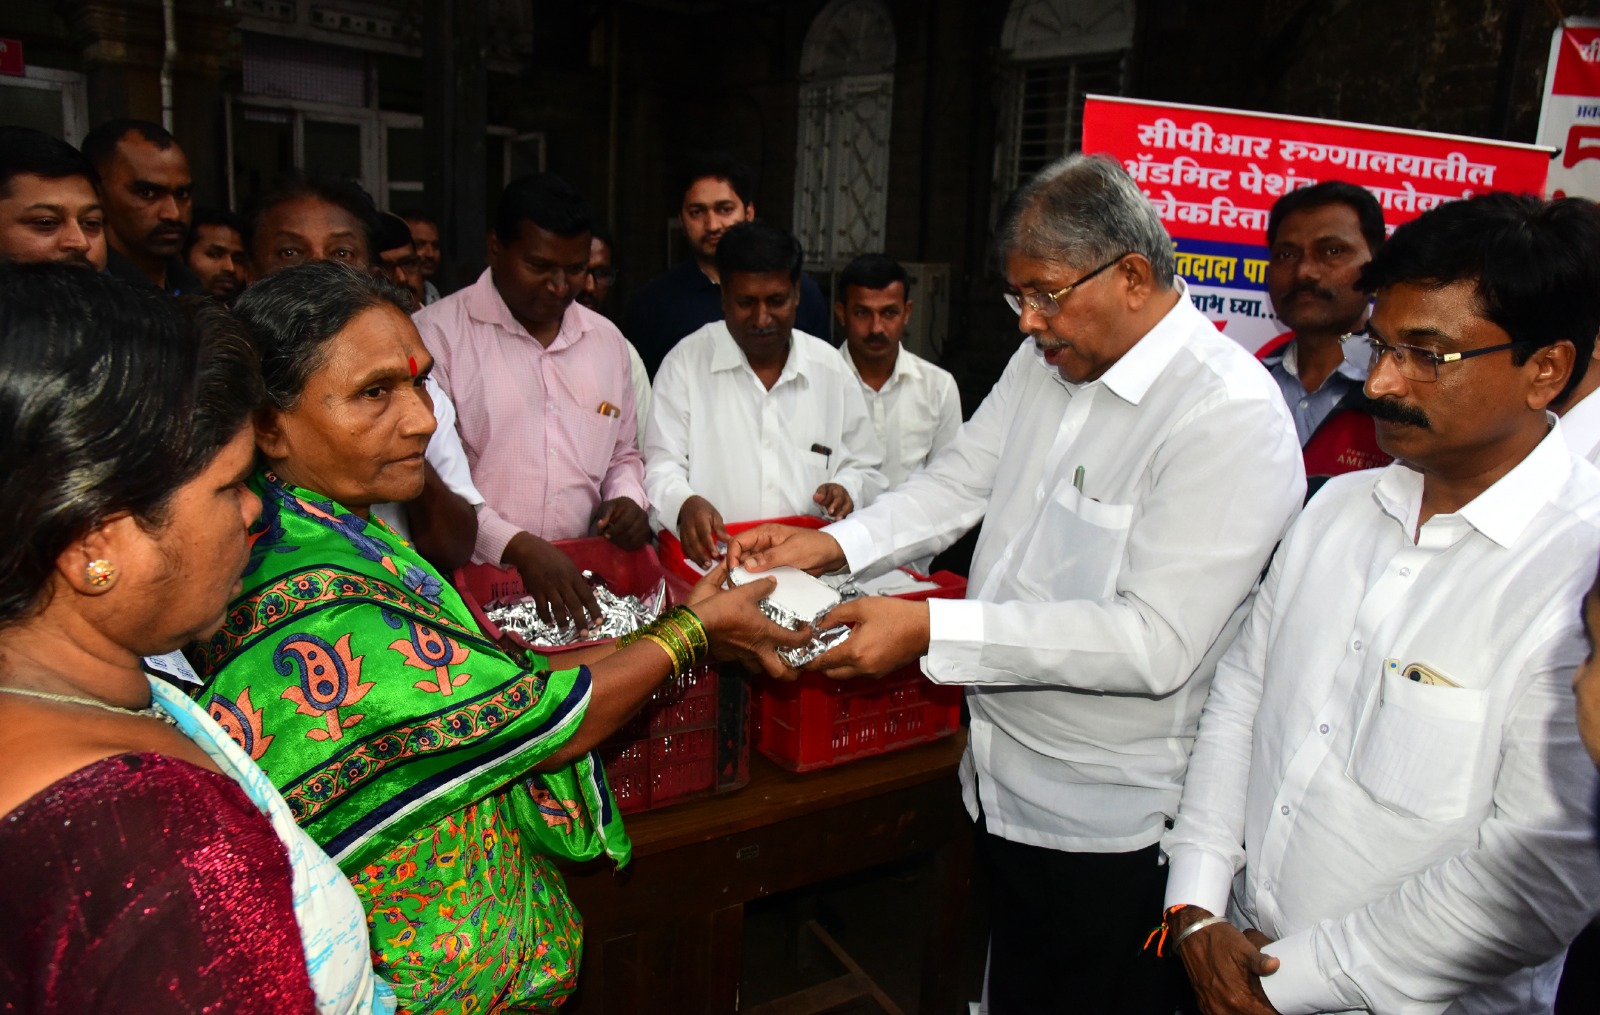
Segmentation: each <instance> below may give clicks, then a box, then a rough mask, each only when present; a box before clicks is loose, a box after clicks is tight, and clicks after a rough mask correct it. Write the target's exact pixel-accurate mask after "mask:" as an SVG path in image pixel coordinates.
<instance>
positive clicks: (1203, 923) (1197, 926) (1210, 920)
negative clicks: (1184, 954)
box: [1172, 916, 1228, 955]
mask: <svg viewBox="0 0 1600 1015" xmlns="http://www.w3.org/2000/svg"><path fill="white" fill-rule="evenodd" d="M1227 922H1228V918H1227V917H1226V916H1208V917H1206V918H1205V919H1204V920H1196V921H1195V922H1194V923H1191V924H1189V926H1187V927H1185V928H1183V931H1182V933H1180V934H1179V935H1178V936H1177V937H1175V938H1173V939H1172V954H1174V955H1176V954H1178V946H1179V945H1181V944H1183V941H1184V939H1185V938H1187V937H1188V936H1189V935H1190V934H1193V933H1194V932H1195V931H1197V930H1204V929H1205V928H1207V927H1209V926H1211V925H1212V924H1214V923H1227Z"/></svg>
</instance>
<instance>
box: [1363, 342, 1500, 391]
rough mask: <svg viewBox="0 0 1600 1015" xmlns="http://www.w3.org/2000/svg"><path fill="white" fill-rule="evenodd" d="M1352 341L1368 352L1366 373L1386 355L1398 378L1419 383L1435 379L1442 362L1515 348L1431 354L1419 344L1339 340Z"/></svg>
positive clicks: (1376, 365) (1492, 346)
mask: <svg viewBox="0 0 1600 1015" xmlns="http://www.w3.org/2000/svg"><path fill="white" fill-rule="evenodd" d="M1352 338H1360V339H1363V340H1364V341H1365V342H1366V343H1367V347H1368V348H1369V349H1371V350H1372V355H1371V358H1370V359H1368V360H1367V370H1368V371H1369V372H1370V371H1373V370H1376V369H1378V363H1379V362H1380V361H1381V360H1382V359H1383V354H1384V353H1388V354H1389V355H1390V356H1392V357H1394V366H1395V369H1396V370H1398V371H1400V376H1401V377H1404V378H1405V379H1406V380H1408V381H1418V382H1420V383H1422V384H1432V383H1433V382H1434V381H1437V380H1438V379H1439V367H1440V366H1442V365H1444V364H1446V363H1460V362H1461V361H1462V360H1468V359H1471V358H1472V357H1474V356H1487V355H1488V354H1489V353H1491V352H1505V351H1506V350H1507V349H1515V348H1516V347H1517V343H1516V342H1505V343H1502V344H1500V345H1489V346H1485V347H1483V348H1482V349H1468V350H1467V351H1466V352H1444V353H1439V352H1434V351H1433V350H1432V349H1424V348H1422V347H1421V346H1419V345H1403V344H1401V343H1399V342H1393V343H1391V342H1385V341H1383V340H1382V339H1379V338H1373V337H1372V336H1371V335H1356V334H1348V335H1344V336H1343V337H1342V339H1341V341H1349V340H1350V339H1352Z"/></svg>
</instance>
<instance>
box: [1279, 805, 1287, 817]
mask: <svg viewBox="0 0 1600 1015" xmlns="http://www.w3.org/2000/svg"><path fill="white" fill-rule="evenodd" d="M1278 813H1279V814H1282V815H1284V816H1288V814H1289V805H1288V804H1284V805H1283V806H1282V807H1279V808H1278Z"/></svg>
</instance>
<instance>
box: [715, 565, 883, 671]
mask: <svg viewBox="0 0 1600 1015" xmlns="http://www.w3.org/2000/svg"><path fill="white" fill-rule="evenodd" d="M763 578H774V579H776V580H777V582H778V587H777V588H775V589H773V590H772V592H771V594H769V595H768V596H767V597H766V598H765V599H762V600H761V602H760V604H759V605H760V607H761V612H762V613H764V614H766V615H767V617H768V619H770V620H771V621H772V622H773V623H774V624H777V625H778V626H779V627H786V628H788V629H789V630H791V631H798V630H800V629H801V628H802V627H804V626H806V625H808V624H809V625H810V626H811V628H812V629H813V630H814V631H815V632H816V633H815V635H814V636H813V637H812V639H811V640H810V641H808V642H806V643H805V644H804V645H801V646H800V647H799V648H781V649H778V657H779V658H781V659H782V660H783V661H784V662H786V663H788V664H789V665H790V666H793V667H794V668H795V669H800V668H801V667H803V666H805V665H806V664H807V663H810V662H812V661H813V660H815V659H816V658H817V657H819V656H821V655H822V654H823V653H824V652H827V651H828V650H829V649H831V648H833V647H834V646H835V645H839V644H841V643H843V642H844V640H845V639H846V638H849V637H850V629H849V628H848V627H845V626H843V625H840V626H838V627H829V628H824V627H823V626H822V623H823V618H825V617H826V616H827V615H828V613H829V611H831V610H832V609H833V608H834V607H835V606H838V605H839V604H840V603H841V602H844V601H845V600H846V599H854V598H856V596H858V595H860V593H859V592H854V590H853V588H852V589H851V590H850V592H846V591H844V589H843V588H839V589H836V588H834V587H833V586H831V585H829V584H828V583H827V582H824V581H823V580H822V579H820V578H814V577H812V576H811V575H809V574H807V573H806V572H804V571H802V570H800V569H799V568H794V567H775V568H772V569H771V570H768V571H762V572H759V573H752V572H750V571H746V570H745V569H744V568H742V567H736V568H734V569H733V570H732V571H730V572H729V573H728V580H729V581H730V582H732V583H733V584H734V585H747V584H749V583H750V582H754V581H760V580H761V579H763ZM851 593H853V594H851Z"/></svg>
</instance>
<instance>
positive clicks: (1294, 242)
mask: <svg viewBox="0 0 1600 1015" xmlns="http://www.w3.org/2000/svg"><path fill="white" fill-rule="evenodd" d="M1268 255H1269V258H1270V259H1269V260H1268V261H1267V293H1268V294H1269V295H1270V296H1271V297H1272V306H1273V309H1274V310H1276V311H1277V312H1278V317H1279V319H1280V320H1282V321H1283V323H1284V324H1287V325H1288V326H1289V327H1290V328H1292V329H1294V330H1295V331H1297V332H1301V333H1311V334H1318V335H1342V334H1344V333H1346V332H1349V331H1353V330H1355V329H1356V328H1357V327H1359V326H1360V324H1361V319H1362V318H1363V317H1364V316H1366V313H1367V294H1366V293H1364V292H1361V291H1360V290H1358V289H1356V287H1355V286H1356V279H1357V278H1358V277H1359V276H1360V275H1361V269H1362V267H1363V266H1365V265H1366V263H1367V262H1368V261H1370V260H1372V251H1371V250H1369V249H1368V248H1367V241H1366V239H1365V238H1364V237H1363V236H1362V235H1361V220H1360V219H1359V218H1358V217H1357V216H1356V210H1355V209H1354V208H1352V207H1350V206H1349V205H1347V204H1325V205H1323V206H1322V207H1320V208H1306V209H1303V210H1301V211H1295V212H1290V213H1289V214H1288V215H1285V216H1284V217H1283V221H1282V222H1280V223H1279V224H1278V232H1277V236H1276V238H1275V239H1274V240H1273V242H1272V249H1271V250H1270V251H1269V252H1268Z"/></svg>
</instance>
